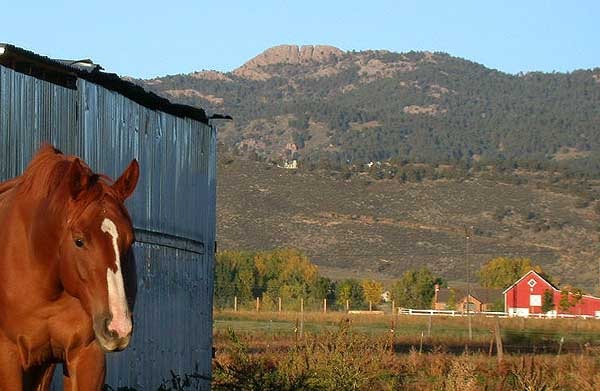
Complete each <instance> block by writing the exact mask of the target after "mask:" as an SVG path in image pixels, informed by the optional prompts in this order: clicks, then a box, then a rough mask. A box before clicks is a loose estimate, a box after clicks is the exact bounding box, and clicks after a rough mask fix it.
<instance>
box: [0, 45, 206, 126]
mask: <svg viewBox="0 0 600 391" xmlns="http://www.w3.org/2000/svg"><path fill="white" fill-rule="evenodd" d="M9 56H10V57H12V58H13V59H14V58H17V59H23V60H29V61H30V62H31V63H33V64H40V65H44V66H47V67H49V68H51V70H52V71H53V72H54V75H57V74H60V75H62V76H63V77H64V83H65V84H69V79H71V78H73V77H76V78H80V79H84V80H87V81H89V82H91V83H94V84H98V85H100V86H102V87H104V88H106V89H109V90H111V91H114V92H117V93H119V94H121V95H123V96H125V97H127V98H129V99H131V100H132V101H134V102H136V103H138V104H140V105H142V106H144V107H147V108H149V109H151V110H158V111H162V112H164V113H167V114H171V115H174V116H176V117H182V118H190V119H193V120H196V121H199V122H202V123H204V124H207V125H208V124H209V118H208V116H207V115H206V112H205V111H204V109H202V108H199V107H193V106H188V105H183V104H177V103H172V102H171V101H169V100H168V99H166V98H163V97H161V96H159V95H157V94H155V93H154V92H151V91H148V90H146V89H144V88H143V87H141V86H140V85H138V84H135V83H133V82H131V81H128V80H124V79H122V78H121V77H119V76H118V75H117V74H116V73H109V72H102V71H101V70H100V69H101V67H100V66H99V65H98V64H95V65H96V66H93V67H90V69H85V70H84V69H82V68H81V67H77V66H76V65H75V64H77V63H78V61H75V62H74V63H73V65H69V64H68V63H67V62H66V61H65V60H55V59H52V58H50V57H46V56H42V55H39V54H36V53H34V52H32V51H29V50H26V49H22V48H19V47H17V46H14V45H11V44H7V43H0V65H4V66H7V67H9V68H11V69H14V67H13V66H11V64H10V62H9V61H2V60H3V58H8V57H9ZM17 71H19V72H22V73H25V74H27V73H26V72H23V71H21V70H17ZM44 75H45V73H44V72H41V74H38V75H32V76H34V77H37V78H41V79H44ZM47 81H49V82H55V80H52V79H47ZM71 88H73V87H71Z"/></svg>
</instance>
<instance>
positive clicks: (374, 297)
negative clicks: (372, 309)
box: [361, 280, 383, 305]
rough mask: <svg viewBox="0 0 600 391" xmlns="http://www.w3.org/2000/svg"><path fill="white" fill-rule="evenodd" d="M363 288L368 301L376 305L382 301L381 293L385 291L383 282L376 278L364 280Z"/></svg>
mask: <svg viewBox="0 0 600 391" xmlns="http://www.w3.org/2000/svg"><path fill="white" fill-rule="evenodd" d="M361 285H362V288H363V292H364V296H365V300H366V301H367V302H371V303H373V304H374V305H377V304H379V303H381V294H382V293H383V284H382V283H381V282H379V281H375V280H364V281H363V282H362V284H361Z"/></svg>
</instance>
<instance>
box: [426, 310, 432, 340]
mask: <svg viewBox="0 0 600 391" xmlns="http://www.w3.org/2000/svg"><path fill="white" fill-rule="evenodd" d="M432 318H433V310H432V311H431V312H430V313H429V323H428V324H427V338H429V337H431V319H432Z"/></svg>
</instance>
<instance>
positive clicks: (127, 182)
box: [112, 159, 140, 201]
mask: <svg viewBox="0 0 600 391" xmlns="http://www.w3.org/2000/svg"><path fill="white" fill-rule="evenodd" d="M139 178H140V165H139V164H138V162H137V160H135V159H133V160H132V161H131V163H129V166H128V167H127V169H126V170H125V172H123V174H121V176H120V177H119V179H117V180H116V181H115V183H113V185H112V188H113V190H114V191H115V192H116V193H117V194H118V196H119V198H120V199H121V201H125V200H126V199H127V198H129V196H130V195H131V193H133V191H134V190H135V187H136V185H137V183H138V179H139Z"/></svg>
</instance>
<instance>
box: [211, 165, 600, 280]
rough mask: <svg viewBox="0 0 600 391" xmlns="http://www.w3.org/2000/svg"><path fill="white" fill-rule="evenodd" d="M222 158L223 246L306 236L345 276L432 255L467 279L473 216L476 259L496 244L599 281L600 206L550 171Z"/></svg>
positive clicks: (560, 275)
mask: <svg viewBox="0 0 600 391" xmlns="http://www.w3.org/2000/svg"><path fill="white" fill-rule="evenodd" d="M218 169H219V175H218V176H219V181H218V203H217V205H218V219H217V220H218V240H219V243H220V245H219V246H220V248H222V249H226V248H230V249H232V248H234V249H240V248H243V249H267V248H274V247H283V246H292V247H296V248H299V249H301V250H303V251H304V252H306V253H307V254H308V255H309V256H310V257H311V260H312V261H313V262H315V263H316V264H317V265H319V267H320V269H321V271H322V272H323V273H324V274H325V275H328V276H330V277H333V278H341V277H365V276H373V277H376V278H382V279H390V278H395V277H398V276H399V275H400V274H401V273H402V272H403V271H404V270H406V269H407V268H409V267H419V266H422V265H425V266H428V267H430V268H431V269H432V270H434V271H435V272H436V273H439V274H440V275H441V276H443V277H444V278H446V279H450V280H458V281H464V280H465V270H466V263H465V234H464V226H473V227H474V228H473V229H474V231H475V235H474V237H473V240H472V243H471V246H470V247H471V250H470V253H471V255H470V259H471V264H472V268H473V270H474V271H476V270H479V267H480V265H481V263H482V262H485V261H486V260H488V259H490V258H492V257H495V256H500V255H506V256H511V255H512V256H528V257H531V258H532V259H533V260H534V262H536V263H539V264H541V265H542V266H543V267H544V268H545V269H546V270H547V271H548V272H549V273H550V274H551V275H554V276H556V277H557V279H558V280H560V281H561V282H564V283H571V284H576V285H580V286H584V287H588V288H595V287H597V281H598V258H597V257H598V237H597V235H598V234H597V232H596V229H597V227H598V226H599V224H600V219H599V214H600V212H599V211H598V209H599V208H598V207H596V204H594V203H591V204H590V203H585V202H583V203H582V202H581V201H582V198H581V197H580V196H577V195H574V194H571V193H569V192H562V191H559V189H558V188H552V187H550V185H549V183H550V182H551V180H549V178H547V177H544V176H535V175H532V174H529V173H516V172H515V173H512V174H510V175H505V176H498V175H495V174H491V173H478V174H476V175H469V176H468V177H466V178H464V179H456V180H451V179H439V180H434V181H432V180H423V181H420V182H406V183H401V182H399V181H397V180H386V179H383V180H375V179H373V178H372V177H370V176H368V175H367V174H364V173H363V174H359V175H357V176H354V177H353V178H352V179H350V180H346V179H341V178H340V177H336V176H331V172H329V171H314V172H308V171H302V170H296V171H295V170H286V169H282V168H279V167H276V166H273V165H270V164H266V163H261V162H254V161H248V160H243V159H235V158H234V159H225V160H223V161H221V163H220V164H219V168H218ZM516 179H518V180H516ZM595 185H596V188H598V184H597V183H596V184H595Z"/></svg>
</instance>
